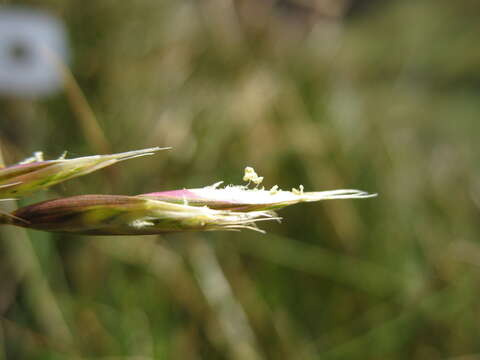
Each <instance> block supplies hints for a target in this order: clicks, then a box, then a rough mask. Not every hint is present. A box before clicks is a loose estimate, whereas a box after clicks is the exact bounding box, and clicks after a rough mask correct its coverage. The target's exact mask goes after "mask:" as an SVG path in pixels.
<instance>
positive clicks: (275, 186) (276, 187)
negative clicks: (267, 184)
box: [270, 185, 278, 195]
mask: <svg viewBox="0 0 480 360" xmlns="http://www.w3.org/2000/svg"><path fill="white" fill-rule="evenodd" d="M276 193H278V185H273V186H272V188H271V189H270V195H275V194H276Z"/></svg>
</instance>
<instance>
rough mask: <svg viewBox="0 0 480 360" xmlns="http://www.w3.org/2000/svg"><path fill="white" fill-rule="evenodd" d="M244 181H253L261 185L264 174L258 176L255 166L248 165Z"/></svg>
mask: <svg viewBox="0 0 480 360" xmlns="http://www.w3.org/2000/svg"><path fill="white" fill-rule="evenodd" d="M243 181H248V182H249V183H250V182H253V183H254V184H255V185H257V186H258V185H260V184H261V183H262V181H263V176H258V174H257V173H256V172H255V170H254V168H252V167H250V166H247V167H246V168H245V175H243Z"/></svg>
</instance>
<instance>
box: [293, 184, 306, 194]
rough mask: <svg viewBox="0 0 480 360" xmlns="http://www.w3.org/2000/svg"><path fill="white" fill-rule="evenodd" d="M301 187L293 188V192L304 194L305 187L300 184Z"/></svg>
mask: <svg viewBox="0 0 480 360" xmlns="http://www.w3.org/2000/svg"><path fill="white" fill-rule="evenodd" d="M299 188H300V190H299V189H295V188H292V193H293V194H294V195H303V189H304V187H303V185H300V186H299Z"/></svg>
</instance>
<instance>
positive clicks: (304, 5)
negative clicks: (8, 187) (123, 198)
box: [0, 0, 480, 360]
mask: <svg viewBox="0 0 480 360" xmlns="http://www.w3.org/2000/svg"><path fill="white" fill-rule="evenodd" d="M0 4H7V5H12V4H25V5H31V6H32V7H33V8H36V9H42V10H46V11H48V12H50V13H52V14H54V15H55V16H57V17H58V18H60V19H61V20H62V21H63V22H64V23H65V25H66V28H67V29H68V33H69V40H70V43H71V48H72V49H71V50H72V56H71V64H70V69H71V71H72V73H73V75H74V77H75V79H76V81H77V82H78V85H79V86H80V88H81V89H82V90H83V92H84V94H85V97H86V98H87V99H88V103H89V104H90V106H91V108H92V110H93V113H94V114H95V116H96V118H97V120H98V124H99V126H100V128H101V129H102V130H103V133H104V138H105V139H102V137H101V133H98V132H96V130H95V126H94V125H92V124H95V122H92V121H91V120H92V118H91V117H90V116H89V115H88V113H87V115H85V111H86V110H85V109H87V110H88V108H87V107H86V105H85V104H84V103H82V101H81V97H80V95H79V93H78V92H76V91H75V87H74V82H73V81H72V80H71V79H70V82H68V81H67V83H66V87H65V91H61V92H59V93H57V94H55V95H54V96H51V97H49V98H47V99H42V100H32V99H30V100H26V99H20V98H12V97H2V98H1V99H0V142H1V144H2V150H3V155H4V158H5V160H6V161H7V163H9V164H12V163H14V162H17V161H20V160H22V159H23V158H25V157H27V156H30V155H31V153H32V152H33V151H37V150H43V151H44V152H45V155H46V156H47V157H48V158H55V157H57V156H59V155H60V154H61V153H62V152H63V151H64V150H68V151H69V154H70V156H72V157H73V156H85V155H91V154H95V153H101V152H107V151H112V152H120V151H127V150H133V149H140V148H144V147H150V146H156V145H158V146H172V147H173V150H170V151H168V152H161V153H159V154H158V155H155V156H152V157H148V158H141V159H137V160H131V161H128V162H125V163H122V164H119V165H115V166H114V167H112V168H111V169H106V170H102V171H99V172H97V173H95V174H92V175H90V176H87V177H82V178H80V179H75V180H72V181H69V182H66V183H64V184H62V185H59V186H56V187H54V188H53V189H51V190H49V191H48V192H43V193H40V194H36V195H34V196H33V197H29V198H27V199H23V200H21V202H20V205H22V204H27V203H32V202H35V201H40V200H43V199H47V198H53V197H58V196H67V195H76V194H86V193H110V194H139V193H145V192H152V191H159V190H168V189H174V188H184V187H185V188H188V187H201V186H204V185H209V184H212V183H214V182H216V181H219V180H224V181H225V182H226V183H236V184H238V183H240V182H241V177H242V175H243V168H244V167H245V166H246V165H249V166H253V167H255V169H256V170H257V171H258V173H259V174H260V175H263V176H265V179H266V180H265V184H266V186H273V185H275V184H278V185H279V186H280V187H281V188H284V189H289V188H291V187H297V186H298V185H299V184H303V185H304V186H305V189H306V190H310V191H311V190H330V189H340V188H358V189H362V190H366V191H369V192H378V193H379V197H378V198H375V199H368V200H342V201H340V200H338V201H331V202H324V203H320V204H319V203H316V204H301V205H297V206H295V207H292V208H288V209H285V210H283V211H281V212H280V215H281V216H283V217H284V221H283V223H282V224H276V223H275V224H262V228H264V229H266V230H267V234H266V235H262V234H258V233H255V232H248V231H243V232H241V233H228V232H219V233H198V234H176V235H167V236H159V237H156V236H146V237H81V236H71V235H58V234H55V235H52V234H49V233H42V232H37V231H23V230H18V229H14V228H11V227H4V229H2V232H1V234H0V236H1V239H0V240H1V243H0V244H1V247H0V249H1V250H0V251H1V252H0V257H1V258H0V311H1V325H2V326H1V329H0V356H2V357H3V358H5V359H105V360H107V359H108V360H110V359H111V360H113V359H125V360H127V359H131V360H134V359H135V360H145V359H186V360H189V359H192V360H193V359H239V360H240V359H242V360H243V359H247V360H249V359H457V360H460V359H461V360H469V359H478V358H480V337H479V334H480V301H479V295H480V290H479V285H480V242H479V235H480V222H479V220H478V216H479V206H480V166H479V160H480V148H479V147H478V145H477V143H478V136H479V131H480V123H479V117H480V101H479V99H480V47H479V46H478V38H479V35H480V33H479V27H478V19H479V12H480V4H479V3H478V2H477V1H469V0H460V1H456V2H454V3H453V2H451V1H446V0H416V1H414V0H402V1H380V0H377V1H372V0H371V1H368V0H363V1H359V0H357V1H355V0H351V1H348V0H336V1H333V0H317V1H313V0H312V1H308V0H304V1H301V0H298V1H296V0H289V1H287V0H277V1H273V0H270V1H268V0H263V1H258V0H237V1H235V0H202V1H193V0H190V1H189V0H184V1H171V0H164V1H158V0H157V1H155V0H137V1H112V0H97V1H94V0H91V1H73V0H68V1H66V0H65V1H55V0H42V1H8V0H3V1H0ZM82 110H83V111H82ZM99 134H100V136H99Z"/></svg>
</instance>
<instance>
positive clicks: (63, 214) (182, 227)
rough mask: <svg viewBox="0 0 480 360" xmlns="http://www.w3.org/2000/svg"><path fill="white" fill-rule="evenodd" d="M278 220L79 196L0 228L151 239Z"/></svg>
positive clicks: (0, 217) (31, 209)
mask: <svg viewBox="0 0 480 360" xmlns="http://www.w3.org/2000/svg"><path fill="white" fill-rule="evenodd" d="M264 220H279V218H278V217H276V215H275V213H274V212H271V211H251V212H248V213H244V212H233V211H221V210H213V209H209V208H207V207H195V206H188V205H180V204H172V203H168V202H163V201H157V200H149V199H144V198H140V197H135V196H122V195H81V196H73V197H68V198H61V199H56V200H48V201H44V202H40V203H37V204H33V205H30V206H26V207H23V208H20V209H18V210H16V211H14V212H13V213H12V214H10V215H5V214H0V223H2V224H11V225H17V226H21V227H27V228H32V229H37V230H45V231H52V232H69V233H77V234H86V235H151V234H159V233H167V232H177V231H208V230H241V229H251V230H257V231H261V230H259V229H258V228H257V227H256V224H255V223H256V222H257V221H264Z"/></svg>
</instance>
